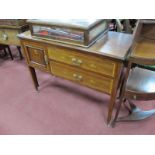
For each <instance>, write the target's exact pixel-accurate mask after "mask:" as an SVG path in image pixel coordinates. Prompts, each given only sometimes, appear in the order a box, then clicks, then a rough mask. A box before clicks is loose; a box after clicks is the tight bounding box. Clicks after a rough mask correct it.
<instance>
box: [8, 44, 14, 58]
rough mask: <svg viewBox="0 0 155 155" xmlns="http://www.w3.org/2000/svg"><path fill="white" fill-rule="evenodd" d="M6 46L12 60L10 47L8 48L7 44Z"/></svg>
mask: <svg viewBox="0 0 155 155" xmlns="http://www.w3.org/2000/svg"><path fill="white" fill-rule="evenodd" d="M7 48H8V52H9V54H10V57H11V59H12V60H13V55H12V52H11V49H10V47H9V46H8V47H7Z"/></svg>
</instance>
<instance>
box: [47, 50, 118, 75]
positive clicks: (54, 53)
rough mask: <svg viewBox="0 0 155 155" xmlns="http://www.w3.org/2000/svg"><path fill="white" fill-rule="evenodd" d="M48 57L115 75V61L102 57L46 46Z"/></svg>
mask: <svg viewBox="0 0 155 155" xmlns="http://www.w3.org/2000/svg"><path fill="white" fill-rule="evenodd" d="M48 55H49V58H50V59H53V60H56V61H59V62H63V63H66V64H69V65H73V66H77V67H80V68H83V69H87V70H90V71H93V72H97V73H100V74H103V75H107V76H110V77H114V76H115V68H116V64H115V62H113V61H111V60H106V59H103V58H99V57H95V56H91V55H88V54H82V53H79V52H76V51H74V50H73V51H71V50H70V49H66V48H59V47H50V48H48Z"/></svg>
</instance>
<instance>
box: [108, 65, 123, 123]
mask: <svg viewBox="0 0 155 155" xmlns="http://www.w3.org/2000/svg"><path fill="white" fill-rule="evenodd" d="M123 69H124V68H123V66H122V65H118V66H117V69H116V72H115V76H116V78H115V79H114V81H113V88H112V93H111V98H110V103H109V107H108V117H107V124H108V125H109V124H110V122H111V119H112V112H113V109H114V105H115V102H116V100H117V91H118V88H119V86H120V85H121V84H122V81H123V80H120V79H121V73H122V71H123Z"/></svg>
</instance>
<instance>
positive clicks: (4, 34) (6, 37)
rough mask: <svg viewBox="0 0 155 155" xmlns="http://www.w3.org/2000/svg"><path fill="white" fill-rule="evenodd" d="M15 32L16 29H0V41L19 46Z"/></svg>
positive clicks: (16, 32) (16, 31)
mask: <svg viewBox="0 0 155 155" xmlns="http://www.w3.org/2000/svg"><path fill="white" fill-rule="evenodd" d="M17 34H18V30H12V29H10V30H9V29H0V43H1V44H8V45H19V46H20V41H19V39H18V38H17Z"/></svg>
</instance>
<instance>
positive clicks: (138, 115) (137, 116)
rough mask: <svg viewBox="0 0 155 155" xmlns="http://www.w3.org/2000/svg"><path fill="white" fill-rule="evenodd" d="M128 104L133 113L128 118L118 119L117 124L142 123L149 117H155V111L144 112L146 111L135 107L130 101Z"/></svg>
mask: <svg viewBox="0 0 155 155" xmlns="http://www.w3.org/2000/svg"><path fill="white" fill-rule="evenodd" d="M128 102H129V105H130V107H131V113H130V114H129V115H128V116H125V117H119V118H118V119H117V122H123V121H140V120H144V119H146V118H148V117H151V116H153V115H155V109H151V110H148V111H144V110H141V109H140V108H138V107H137V106H136V105H134V104H133V103H132V102H131V101H128Z"/></svg>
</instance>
